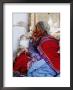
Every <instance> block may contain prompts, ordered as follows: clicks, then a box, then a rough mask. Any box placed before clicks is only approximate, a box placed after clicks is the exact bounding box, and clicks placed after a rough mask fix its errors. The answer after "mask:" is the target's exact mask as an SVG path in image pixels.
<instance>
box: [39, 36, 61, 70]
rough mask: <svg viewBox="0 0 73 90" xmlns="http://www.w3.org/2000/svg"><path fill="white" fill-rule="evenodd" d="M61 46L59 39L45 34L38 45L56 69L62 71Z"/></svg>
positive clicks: (42, 53) (41, 52)
mask: <svg viewBox="0 0 73 90" xmlns="http://www.w3.org/2000/svg"><path fill="white" fill-rule="evenodd" d="M59 48H60V47H59V40H56V39H54V38H53V37H52V36H44V37H43V38H42V39H41V41H40V43H39V46H38V50H39V52H40V54H41V55H42V56H43V57H44V58H47V60H48V63H49V64H50V65H51V67H52V68H53V69H54V70H56V71H60V53H58V51H59Z"/></svg>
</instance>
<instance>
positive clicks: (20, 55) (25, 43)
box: [13, 35, 31, 76]
mask: <svg viewBox="0 0 73 90" xmlns="http://www.w3.org/2000/svg"><path fill="white" fill-rule="evenodd" d="M28 47H29V38H28V37H26V36H25V35H21V37H20V41H19V48H18V52H17V56H16V58H15V60H14V64H13V72H14V76H27V63H28V61H30V59H31V58H30V53H29V52H28Z"/></svg>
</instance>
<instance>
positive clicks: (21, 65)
mask: <svg viewBox="0 0 73 90" xmlns="http://www.w3.org/2000/svg"><path fill="white" fill-rule="evenodd" d="M28 61H29V56H28V54H25V52H22V53H21V54H20V55H19V56H17V57H16V58H15V62H14V65H13V71H14V72H15V71H18V72H20V73H21V74H26V73H27V63H28Z"/></svg>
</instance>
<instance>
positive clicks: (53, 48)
mask: <svg viewBox="0 0 73 90" xmlns="http://www.w3.org/2000/svg"><path fill="white" fill-rule="evenodd" d="M47 30H50V27H49V25H48V24H47V23H45V22H43V21H40V22H38V23H37V24H36V26H35V28H34V30H33V33H32V41H31V42H30V45H29V46H30V48H29V51H30V53H32V54H31V55H32V57H33V58H34V60H32V61H34V62H32V64H31V67H30V68H29V70H28V76H33V77H39V76H58V75H59V74H60V53H58V51H59V48H60V47H59V40H57V39H56V38H54V37H53V36H51V35H50V34H48V33H47Z"/></svg>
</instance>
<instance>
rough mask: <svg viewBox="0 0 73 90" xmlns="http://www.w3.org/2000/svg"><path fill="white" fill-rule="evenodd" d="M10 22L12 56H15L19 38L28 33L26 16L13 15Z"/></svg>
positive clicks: (23, 14) (21, 14) (22, 14)
mask: <svg viewBox="0 0 73 90" xmlns="http://www.w3.org/2000/svg"><path fill="white" fill-rule="evenodd" d="M12 21H13V22H12V25H13V26H12V44H13V45H12V46H13V55H15V53H16V50H17V48H18V45H19V37H20V36H21V35H23V34H25V33H26V32H27V31H28V30H27V29H28V14H25V13H13V17H12Z"/></svg>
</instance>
